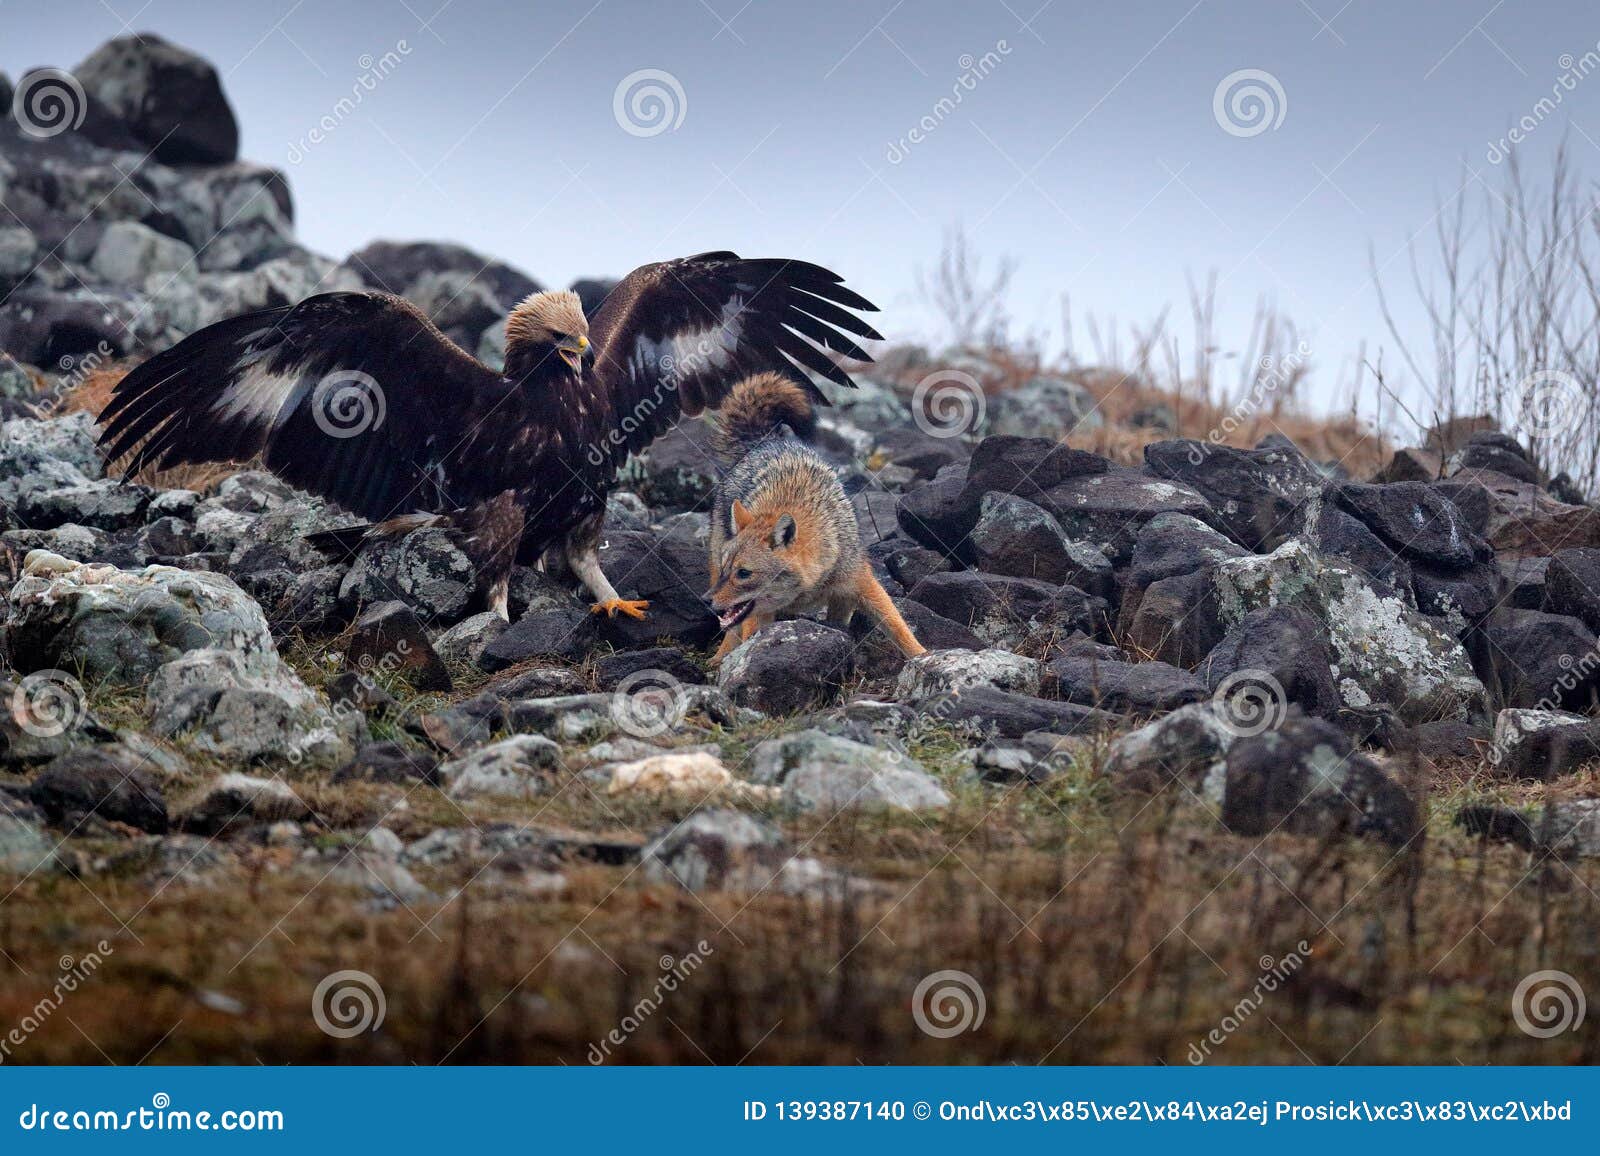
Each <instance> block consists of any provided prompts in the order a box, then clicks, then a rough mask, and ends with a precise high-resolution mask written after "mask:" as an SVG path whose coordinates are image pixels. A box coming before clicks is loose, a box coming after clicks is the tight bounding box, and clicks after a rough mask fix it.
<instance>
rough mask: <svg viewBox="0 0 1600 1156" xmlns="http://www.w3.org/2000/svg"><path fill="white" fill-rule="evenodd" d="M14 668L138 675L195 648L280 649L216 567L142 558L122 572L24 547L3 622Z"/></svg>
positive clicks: (131, 678) (257, 612) (105, 676)
mask: <svg viewBox="0 0 1600 1156" xmlns="http://www.w3.org/2000/svg"><path fill="white" fill-rule="evenodd" d="M8 631H9V637H10V642H11V653H12V661H13V662H14V663H15V664H16V665H17V668H18V669H19V670H23V671H24V672H26V671H32V670H41V669H45V668H49V667H57V668H62V669H69V670H75V671H79V672H81V674H82V676H83V677H84V678H85V679H86V680H91V681H92V680H108V681H113V682H127V683H134V682H139V681H141V680H143V679H145V678H148V677H149V676H150V675H151V674H152V673H153V672H154V671H155V670H156V668H157V667H159V666H161V665H162V664H163V663H165V662H169V661H171V660H172V659H174V658H177V657H178V656H179V655H181V654H185V653H187V652H189V651H193V650H201V649H206V648H220V649H224V650H229V651H232V652H234V653H237V654H239V655H242V656H244V657H246V658H255V657H257V656H270V658H271V659H272V660H273V661H276V659H277V648H276V646H275V645H274V644H273V641H272V635H271V634H270V633H269V631H268V629H267V621H266V618H265V617H264V616H263V615H262V613H261V607H259V606H258V605H256V603H255V601H254V600H253V599H251V598H250V597H249V596H248V595H247V594H245V593H244V591H242V590H240V589H239V587H238V586H236V585H235V584H234V583H233V581H232V580H231V579H228V578H225V577H223V576H222V575H220V574H204V573H197V572H193V571H188V570H177V569H174V568H172V567H169V566H148V567H146V568H144V569H143V570H137V571H128V570H118V569H116V568H115V567H112V566H96V565H86V564H82V563H77V562H72V561H69V560H68V559H66V558H62V557H60V556H59V555H54V554H49V553H46V552H44V551H36V552H34V553H32V554H29V555H28V557H27V559H26V562H25V565H24V569H23V574H22V577H21V578H19V579H18V580H17V583H16V585H15V586H14V587H13V588H12V590H11V617H10V621H9V623H8Z"/></svg>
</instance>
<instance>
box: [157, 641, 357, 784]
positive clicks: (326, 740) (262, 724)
mask: <svg viewBox="0 0 1600 1156" xmlns="http://www.w3.org/2000/svg"><path fill="white" fill-rule="evenodd" d="M145 706H146V709H147V710H148V711H149V714H150V718H151V721H152V723H153V725H154V728H155V730H156V732H157V733H158V734H160V735H162V736H163V737H167V738H173V737H177V736H182V737H183V738H184V739H185V740H186V741H187V742H188V743H190V744H191V745H192V746H194V747H195V749H197V750H200V751H203V752H205V753H207V754H211V755H215V756H217V757H220V758H230V759H243V760H255V759H266V758H277V757H281V758H285V759H287V760H289V761H290V762H299V761H301V760H304V759H311V760H313V761H323V760H333V759H343V758H347V757H348V756H349V754H350V751H351V748H352V746H353V745H354V742H355V739H356V737H357V736H358V735H359V734H360V733H361V732H362V731H363V730H364V723H363V720H362V718H361V715H360V712H359V711H355V710H351V709H348V708H347V709H344V710H336V709H334V708H333V707H332V706H331V705H330V704H329V703H328V702H327V701H326V700H325V699H323V698H322V697H321V696H320V695H318V694H317V693H316V692H315V691H313V690H312V689H311V688H310V687H308V686H306V684H305V683H303V682H302V681H300V677H299V676H298V675H297V674H295V673H294V671H293V670H291V669H290V668H289V667H288V666H287V665H286V664H285V663H283V662H282V660H280V659H279V658H278V656H277V654H276V653H275V652H274V653H272V654H270V655H265V654H263V655H258V656H255V657H251V656H248V655H245V654H242V653H241V652H239V651H237V650H191V651H187V652H185V653H184V654H182V655H181V656H179V657H178V658H175V659H173V660H172V661H171V662H168V663H166V664H165V665H163V666H162V667H160V668H159V669H158V670H157V671H156V672H155V675H154V677H152V678H151V679H150V682H149V685H148V686H147V687H146V690H145Z"/></svg>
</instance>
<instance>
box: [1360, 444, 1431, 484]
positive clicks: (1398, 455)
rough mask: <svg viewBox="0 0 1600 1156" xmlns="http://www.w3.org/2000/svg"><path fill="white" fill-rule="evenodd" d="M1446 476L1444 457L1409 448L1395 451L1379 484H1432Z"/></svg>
mask: <svg viewBox="0 0 1600 1156" xmlns="http://www.w3.org/2000/svg"><path fill="white" fill-rule="evenodd" d="M1443 476H1444V457H1443V455H1441V454H1438V453H1435V452H1434V451H1433V450H1425V449H1422V448H1421V447H1419V446H1407V447H1405V448H1403V449H1398V450H1395V451H1394V456H1393V457H1392V458H1390V459H1389V464H1388V465H1386V466H1384V467H1383V469H1382V470H1381V471H1379V473H1378V476H1377V477H1376V478H1374V479H1373V480H1374V481H1377V482H1432V481H1436V480H1438V479H1439V478H1440V477H1443Z"/></svg>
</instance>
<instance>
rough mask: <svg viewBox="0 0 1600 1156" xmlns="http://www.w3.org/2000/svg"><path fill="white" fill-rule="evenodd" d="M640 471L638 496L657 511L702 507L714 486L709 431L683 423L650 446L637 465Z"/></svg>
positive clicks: (693, 423) (714, 466)
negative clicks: (641, 474) (641, 472)
mask: <svg viewBox="0 0 1600 1156" xmlns="http://www.w3.org/2000/svg"><path fill="white" fill-rule="evenodd" d="M637 464H638V467H639V468H640V469H641V470H642V471H643V477H642V478H641V480H640V482H639V486H638V490H639V496H640V497H642V498H643V499H644V500H645V501H646V502H647V503H648V504H649V505H651V506H653V507H655V508H656V509H664V510H688V509H693V508H695V507H696V506H701V505H704V504H705V502H706V499H707V498H709V497H710V496H711V491H712V489H713V488H714V487H715V486H716V484H717V475H718V466H717V459H716V456H715V455H714V454H713V453H712V452H711V431H710V429H709V428H708V427H707V426H706V425H705V423H704V422H699V421H684V422H680V423H679V424H678V425H677V426H675V427H673V429H671V430H670V431H669V432H667V433H666V434H664V435H662V436H661V437H659V438H657V439H656V440H655V441H653V442H651V443H650V448H649V450H647V451H646V452H645V454H644V457H643V458H642V459H641V460H640V461H639V462H638V463H637Z"/></svg>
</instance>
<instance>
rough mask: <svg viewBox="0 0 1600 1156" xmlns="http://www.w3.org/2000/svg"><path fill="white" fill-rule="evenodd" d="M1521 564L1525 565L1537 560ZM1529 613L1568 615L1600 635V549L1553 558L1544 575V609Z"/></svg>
mask: <svg viewBox="0 0 1600 1156" xmlns="http://www.w3.org/2000/svg"><path fill="white" fill-rule="evenodd" d="M1521 561H1523V563H1524V564H1525V565H1526V563H1529V562H1533V561H1535V560H1534V559H1525V560H1521ZM1529 609H1544V610H1548V611H1550V612H1551V613H1552V614H1567V615H1570V616H1572V617H1573V618H1578V619H1581V620H1582V622H1583V624H1584V625H1585V626H1587V627H1588V628H1589V629H1590V630H1596V631H1600V549H1596V548H1594V547H1590V546H1583V547H1578V548H1577V549H1572V550H1558V551H1557V552H1556V553H1555V554H1553V555H1551V557H1550V561H1549V565H1548V567H1547V568H1546V569H1545V572H1544V600H1543V606H1542V607H1539V606H1534V607H1529Z"/></svg>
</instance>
